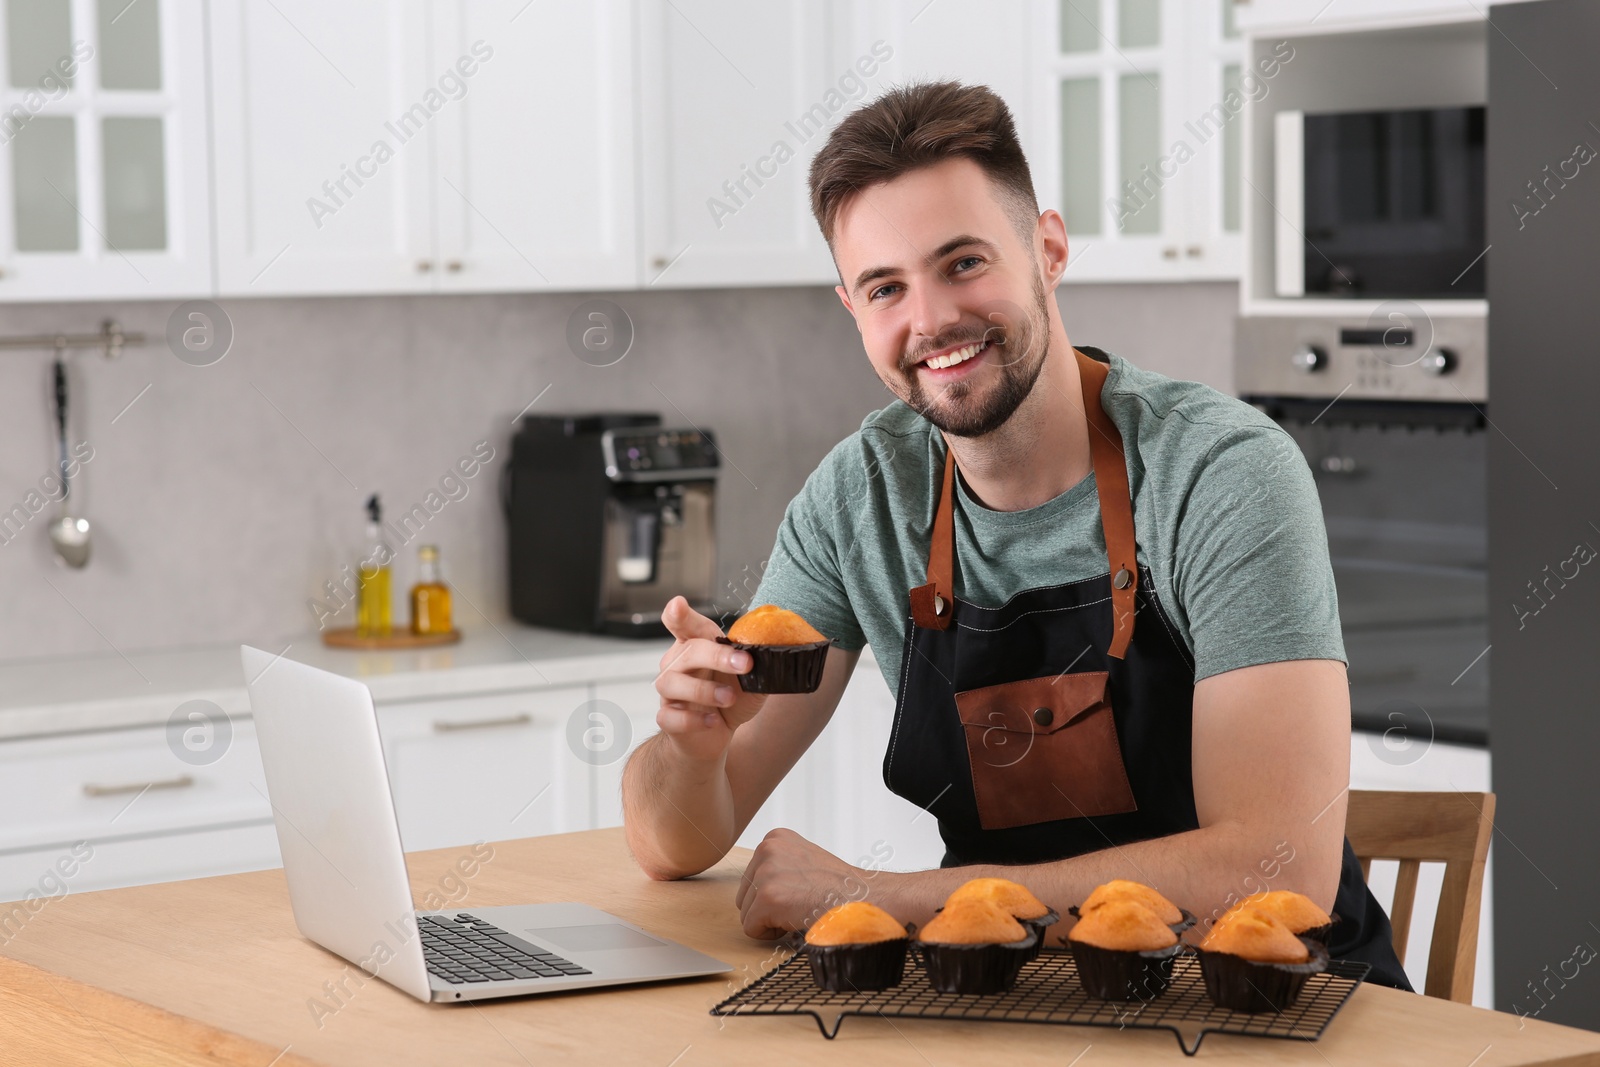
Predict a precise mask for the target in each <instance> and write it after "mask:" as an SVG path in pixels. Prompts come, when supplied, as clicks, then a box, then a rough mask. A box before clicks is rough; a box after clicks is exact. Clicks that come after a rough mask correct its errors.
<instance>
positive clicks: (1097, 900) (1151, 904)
mask: <svg viewBox="0 0 1600 1067" xmlns="http://www.w3.org/2000/svg"><path fill="white" fill-rule="evenodd" d="M1110 900H1132V901H1134V902H1136V903H1139V904H1143V905H1144V906H1145V907H1147V908H1149V909H1150V910H1151V911H1153V912H1155V913H1156V915H1157V916H1159V917H1160V919H1161V921H1162V922H1164V923H1166V924H1167V925H1168V926H1170V927H1172V931H1173V933H1178V934H1181V933H1183V932H1184V931H1185V930H1187V929H1189V927H1191V926H1193V925H1194V916H1193V915H1191V914H1189V912H1187V911H1185V910H1184V909H1182V908H1180V907H1178V906H1177V905H1176V904H1174V903H1173V902H1172V901H1170V900H1168V899H1167V898H1166V897H1164V896H1162V895H1161V894H1160V893H1157V892H1156V891H1155V890H1154V889H1151V888H1150V887H1149V886H1147V885H1142V884H1141V883H1139V882H1130V881H1128V880H1127V879H1125V878H1113V879H1112V880H1111V881H1109V882H1106V883H1105V884H1104V885H1100V886H1096V887H1095V890H1094V892H1092V893H1090V894H1089V896H1088V897H1087V899H1085V900H1084V902H1083V903H1082V904H1079V905H1078V906H1077V907H1076V908H1068V909H1067V910H1068V911H1070V912H1071V913H1072V914H1073V915H1077V916H1082V915H1083V914H1085V913H1086V912H1088V911H1090V910H1091V909H1093V908H1097V907H1099V906H1100V905H1101V904H1104V903H1106V902H1107V901H1110Z"/></svg>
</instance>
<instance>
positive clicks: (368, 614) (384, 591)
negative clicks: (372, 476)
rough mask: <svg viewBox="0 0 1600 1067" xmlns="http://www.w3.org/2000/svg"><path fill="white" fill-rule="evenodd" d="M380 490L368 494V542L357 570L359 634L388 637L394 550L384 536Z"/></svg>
mask: <svg viewBox="0 0 1600 1067" xmlns="http://www.w3.org/2000/svg"><path fill="white" fill-rule="evenodd" d="M382 522H383V511H382V508H381V506H380V505H379V503H378V494H377V493H373V494H372V495H371V496H370V497H368V498H367V545H366V551H365V552H364V553H363V554H362V557H361V562H360V564H359V565H358V567H357V570H356V579H357V581H356V634H357V635H358V636H360V637H388V636H389V635H390V633H391V632H393V618H392V614H391V611H392V609H391V597H390V585H389V570H390V568H389V564H390V563H391V562H393V560H394V551H393V550H392V549H391V548H390V547H389V546H388V545H387V544H385V543H384V540H383V525H382Z"/></svg>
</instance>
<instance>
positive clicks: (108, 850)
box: [0, 719, 279, 900]
mask: <svg viewBox="0 0 1600 1067" xmlns="http://www.w3.org/2000/svg"><path fill="white" fill-rule="evenodd" d="M229 729H230V736H228V737H227V739H226V743H225V745H224V744H223V741H222V740H221V738H222V735H220V734H217V735H213V736H214V737H215V738H217V739H218V740H217V743H218V744H219V745H223V747H222V754H221V755H220V757H218V758H217V759H215V760H213V761H212V762H209V763H190V762H186V761H184V760H180V759H179V758H178V757H177V755H176V754H175V753H174V751H173V749H172V748H171V747H169V744H168V734H167V730H166V728H165V727H162V726H150V727H141V728H138V729H130V730H107V731H101V732H96V733H88V734H70V735H66V736H62V737H43V738H28V739H23V740H16V741H6V742H4V743H0V811H4V812H6V813H7V814H6V817H5V818H4V819H3V820H0V900H15V899H17V898H19V897H21V896H22V895H23V894H25V893H26V892H27V891H28V890H29V889H32V888H37V887H38V885H39V882H40V880H41V878H43V877H44V875H45V872H46V869H47V868H50V867H52V866H53V865H54V864H55V863H56V861H57V860H58V859H61V858H62V857H67V856H70V855H71V854H72V853H73V850H74V847H75V846H78V845H79V844H80V843H83V842H87V844H88V849H89V852H90V853H91V855H90V857H89V858H88V859H87V860H85V862H83V863H82V864H81V865H79V866H78V868H77V869H76V870H75V871H74V873H73V874H72V875H71V876H70V877H66V878H65V879H64V881H65V883H66V885H67V889H68V890H69V891H72V892H77V891H80V890H84V889H104V888H110V887H112V886H120V885H136V884H139V883H142V882H148V881H162V880H167V879H171V878H179V877H199V876H201V875H207V874H223V873H227V872H229V871H235V870H252V869H256V868H260V867H269V866H273V865H275V864H276V863H278V862H279V861H278V848H277V839H276V838H275V837H274V836H273V831H272V810H271V806H270V805H269V804H268V802H267V796H266V785H265V780H264V775H263V774H262V770H261V756H260V750H259V749H258V747H257V745H256V739H255V729H254V724H252V723H251V722H250V721H249V720H248V719H233V720H232V721H231V722H230V723H229Z"/></svg>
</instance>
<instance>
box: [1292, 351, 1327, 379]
mask: <svg viewBox="0 0 1600 1067" xmlns="http://www.w3.org/2000/svg"><path fill="white" fill-rule="evenodd" d="M1293 362H1294V365H1295V366H1296V367H1297V368H1299V369H1300V370H1303V371H1305V372H1306V373H1307V374H1310V373H1312V372H1313V371H1319V370H1322V369H1323V368H1325V367H1327V365H1328V353H1326V352H1324V351H1323V350H1322V349H1320V348H1318V347H1317V346H1316V345H1305V346H1303V347H1302V348H1301V349H1300V351H1298V352H1296V353H1295V354H1294V360H1293Z"/></svg>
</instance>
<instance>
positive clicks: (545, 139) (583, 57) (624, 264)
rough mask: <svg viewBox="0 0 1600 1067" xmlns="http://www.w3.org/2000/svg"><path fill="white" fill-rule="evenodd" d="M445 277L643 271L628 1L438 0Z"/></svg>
mask: <svg viewBox="0 0 1600 1067" xmlns="http://www.w3.org/2000/svg"><path fill="white" fill-rule="evenodd" d="M433 24H434V33H433V34H432V35H431V36H432V41H433V62H432V66H433V67H434V68H437V69H438V70H439V71H440V72H443V71H446V70H448V69H452V68H453V69H454V70H455V72H456V74H457V77H456V78H455V79H454V80H453V82H452V91H453V92H457V93H459V94H460V97H459V99H457V100H453V101H452V102H451V103H449V104H448V105H447V106H446V107H444V108H443V109H442V110H441V112H440V114H439V116H438V118H437V120H436V122H437V124H438V135H439V142H438V168H437V175H436V178H437V185H436V186H435V190H434V196H435V203H436V204H437V206H438V212H439V256H438V259H439V265H440V266H441V267H442V271H441V272H440V274H439V288H440V289H441V290H443V291H459V290H474V291H484V290H507V289H512V290H538V289H565V290H575V289H617V288H632V287H633V286H634V285H636V284H637V282H638V248H637V231H636V227H635V223H634V199H635V198H634V177H635V158H634V106H635V99H634V69H635V65H636V64H635V61H634V37H633V30H634V26H633V10H632V5H631V3H629V2H628V0H597V2H593V3H583V4H573V3H559V4H549V3H537V4H531V5H530V4H529V3H528V2H527V0H452V2H448V3H437V4H435V5H434V15H433Z"/></svg>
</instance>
